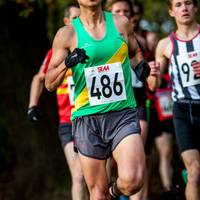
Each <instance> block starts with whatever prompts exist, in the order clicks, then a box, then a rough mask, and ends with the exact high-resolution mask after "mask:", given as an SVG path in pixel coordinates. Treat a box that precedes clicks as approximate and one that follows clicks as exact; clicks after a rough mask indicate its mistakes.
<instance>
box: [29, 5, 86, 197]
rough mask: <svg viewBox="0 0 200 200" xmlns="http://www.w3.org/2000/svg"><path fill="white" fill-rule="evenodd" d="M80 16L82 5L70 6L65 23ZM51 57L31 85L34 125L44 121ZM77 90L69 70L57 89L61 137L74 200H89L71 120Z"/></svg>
mask: <svg viewBox="0 0 200 200" xmlns="http://www.w3.org/2000/svg"><path fill="white" fill-rule="evenodd" d="M79 14H80V9H79V6H78V4H70V5H68V7H67V8H66V10H65V17H64V23H65V24H66V25H67V24H68V23H69V22H70V21H71V20H72V19H73V18H74V17H76V16H78V15H79ZM51 56H52V49H50V50H49V51H48V52H47V54H46V56H45V59H44V62H43V64H42V65H41V67H40V70H39V72H38V73H37V74H36V75H35V76H34V77H33V80H32V83H31V90H30V100H29V108H28V112H27V115H28V118H29V120H30V121H31V122H36V121H39V120H40V118H41V113H40V110H39V108H38V102H39V98H40V96H41V94H42V91H43V89H44V78H45V74H46V72H47V69H48V66H49V62H50V60H51ZM73 87H74V86H73V79H72V76H71V70H68V71H67V73H66V75H65V78H64V79H63V82H62V83H61V84H60V86H59V87H58V88H57V92H56V96H57V104H58V116H59V127H58V135H59V138H60V141H61V144H62V147H63V150H64V154H65V157H66V160H67V163H68V165H69V169H70V172H71V176H72V191H71V192H72V199H73V200H88V199H89V198H88V192H87V190H86V185H85V182H84V178H83V174H82V170H81V166H80V162H79V158H78V154H76V153H75V152H74V145H73V137H72V125H71V120H70V117H71V110H72V108H73V105H74V104H73Z"/></svg>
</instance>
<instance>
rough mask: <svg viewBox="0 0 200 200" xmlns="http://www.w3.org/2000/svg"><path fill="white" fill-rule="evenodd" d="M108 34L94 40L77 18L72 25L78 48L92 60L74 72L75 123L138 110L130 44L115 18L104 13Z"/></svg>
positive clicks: (76, 67) (80, 65) (75, 67)
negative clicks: (130, 57)
mask: <svg viewBox="0 0 200 200" xmlns="http://www.w3.org/2000/svg"><path fill="white" fill-rule="evenodd" d="M104 17H105V22H106V33H105V35H104V37H103V38H102V39H100V40H97V39H94V38H92V37H91V36H90V35H89V34H88V33H87V31H86V30H85V29H84V27H83V25H82V23H81V21H80V19H79V18H78V17H77V18H75V19H74V20H73V21H72V24H73V27H74V29H75V32H76V37H77V48H82V49H85V51H86V54H87V55H88V56H89V59H88V60H87V61H86V63H83V64H82V63H79V64H77V65H76V66H74V67H73V68H72V76H73V80H74V84H75V94H74V103H75V108H74V110H73V111H72V120H73V119H75V118H76V117H80V116H85V115H92V114H97V113H98V114H99V113H106V112H109V111H120V110H122V109H124V108H135V107H136V101H135V98H134V94H133V89H132V86H131V71H130V70H131V68H130V60H129V57H128V45H127V42H126V41H125V40H124V39H123V38H122V37H121V36H120V34H119V33H118V31H117V29H116V27H115V24H114V21H113V16H112V14H111V13H109V12H104Z"/></svg>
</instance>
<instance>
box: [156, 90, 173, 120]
mask: <svg viewBox="0 0 200 200" xmlns="http://www.w3.org/2000/svg"><path fill="white" fill-rule="evenodd" d="M171 92H172V90H171V89H170V88H164V89H158V90H156V93H155V97H156V102H155V103H156V110H157V113H158V118H159V120H160V121H163V120H166V119H172V105H173V101H172V97H171Z"/></svg>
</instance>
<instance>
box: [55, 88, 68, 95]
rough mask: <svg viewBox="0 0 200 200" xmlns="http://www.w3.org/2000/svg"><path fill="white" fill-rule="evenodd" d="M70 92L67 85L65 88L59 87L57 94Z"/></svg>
mask: <svg viewBox="0 0 200 200" xmlns="http://www.w3.org/2000/svg"><path fill="white" fill-rule="evenodd" d="M68 93H69V90H68V87H65V88H57V90H56V94H57V95H60V94H68Z"/></svg>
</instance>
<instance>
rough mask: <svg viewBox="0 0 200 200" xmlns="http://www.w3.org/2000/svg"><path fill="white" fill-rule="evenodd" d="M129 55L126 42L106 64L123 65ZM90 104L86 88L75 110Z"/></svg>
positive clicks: (76, 101)
mask: <svg viewBox="0 0 200 200" xmlns="http://www.w3.org/2000/svg"><path fill="white" fill-rule="evenodd" d="M127 55H128V47H127V44H126V43H125V42H123V43H122V45H121V47H120V48H119V49H118V50H117V51H116V53H115V54H114V55H113V56H112V57H111V58H110V59H109V60H108V61H107V62H106V63H107V64H110V63H115V62H121V63H123V62H124V61H125V59H126V57H127ZM88 102H89V96H88V90H87V87H86V86H85V87H84V88H83V90H82V92H81V93H80V94H79V96H78V97H77V98H76V100H75V110H78V109H79V108H80V107H82V106H84V105H85V104H87V103H88Z"/></svg>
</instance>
